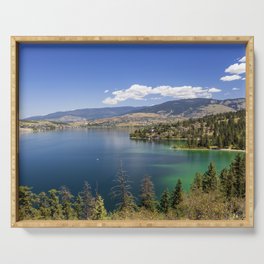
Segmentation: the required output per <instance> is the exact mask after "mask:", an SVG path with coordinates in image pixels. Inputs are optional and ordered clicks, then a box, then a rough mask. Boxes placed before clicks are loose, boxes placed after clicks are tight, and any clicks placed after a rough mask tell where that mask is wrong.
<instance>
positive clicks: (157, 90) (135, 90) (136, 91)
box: [103, 84, 221, 105]
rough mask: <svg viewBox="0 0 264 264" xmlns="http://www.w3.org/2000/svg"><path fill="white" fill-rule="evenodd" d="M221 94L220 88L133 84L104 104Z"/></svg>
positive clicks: (115, 93)
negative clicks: (151, 98)
mask: <svg viewBox="0 0 264 264" xmlns="http://www.w3.org/2000/svg"><path fill="white" fill-rule="evenodd" d="M218 92H221V90H220V89H218V88H209V89H206V88H203V87H193V86H179V87H172V86H165V85H164V86H158V87H150V86H145V85H139V84H133V85H132V86H130V87H129V88H128V89H125V90H117V91H114V92H112V95H113V97H107V98H106V99H104V100H103V103H104V104H112V105H115V104H117V103H119V102H123V101H126V100H128V99H134V100H144V97H146V96H147V95H159V96H164V97H165V96H169V97H172V98H175V99H188V98H211V97H212V93H218Z"/></svg>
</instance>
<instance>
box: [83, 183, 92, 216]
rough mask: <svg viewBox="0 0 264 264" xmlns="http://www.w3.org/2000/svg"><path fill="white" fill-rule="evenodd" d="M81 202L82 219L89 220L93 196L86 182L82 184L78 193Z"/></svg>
mask: <svg viewBox="0 0 264 264" xmlns="http://www.w3.org/2000/svg"><path fill="white" fill-rule="evenodd" d="M79 195H80V199H81V201H82V217H81V218H82V219H89V218H90V216H91V210H92V206H93V200H94V198H93V195H92V191H91V187H90V185H89V183H88V182H87V181H85V182H84V186H83V189H82V191H81V192H80V193H79Z"/></svg>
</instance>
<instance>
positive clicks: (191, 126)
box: [130, 110, 246, 150]
mask: <svg viewBox="0 0 264 264" xmlns="http://www.w3.org/2000/svg"><path fill="white" fill-rule="evenodd" d="M245 115H246V112H245V110H240V111H237V112H228V113H222V114H217V115H210V116H205V117H202V118H198V119H188V120H184V121H178V122H174V123H167V124H157V125H151V126H146V127H143V128H141V129H137V130H135V131H134V132H133V133H131V134H130V138H132V139H148V140H160V139H184V140H186V146H187V147H188V148H199V147H200V148H230V149H241V150H244V149H245V143H246V138H245V136H246V135H245V131H246V125H245Z"/></svg>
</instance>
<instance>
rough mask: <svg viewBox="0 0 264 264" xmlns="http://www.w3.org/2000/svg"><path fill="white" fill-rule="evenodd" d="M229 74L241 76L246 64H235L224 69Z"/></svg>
mask: <svg viewBox="0 0 264 264" xmlns="http://www.w3.org/2000/svg"><path fill="white" fill-rule="evenodd" d="M225 72H227V73H230V74H242V73H245V72H246V63H235V64H232V65H230V66H229V67H228V68H226V69H225Z"/></svg>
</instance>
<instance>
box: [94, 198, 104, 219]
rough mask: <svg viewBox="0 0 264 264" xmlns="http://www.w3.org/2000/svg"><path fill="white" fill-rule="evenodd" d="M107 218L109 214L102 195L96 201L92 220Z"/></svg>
mask: <svg viewBox="0 0 264 264" xmlns="http://www.w3.org/2000/svg"><path fill="white" fill-rule="evenodd" d="M106 216H107V212H106V209H105V206H104V200H103V198H102V196H101V195H99V194H97V195H96V197H95V200H94V204H93V208H92V212H91V219H92V220H102V219H105V218H106Z"/></svg>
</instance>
